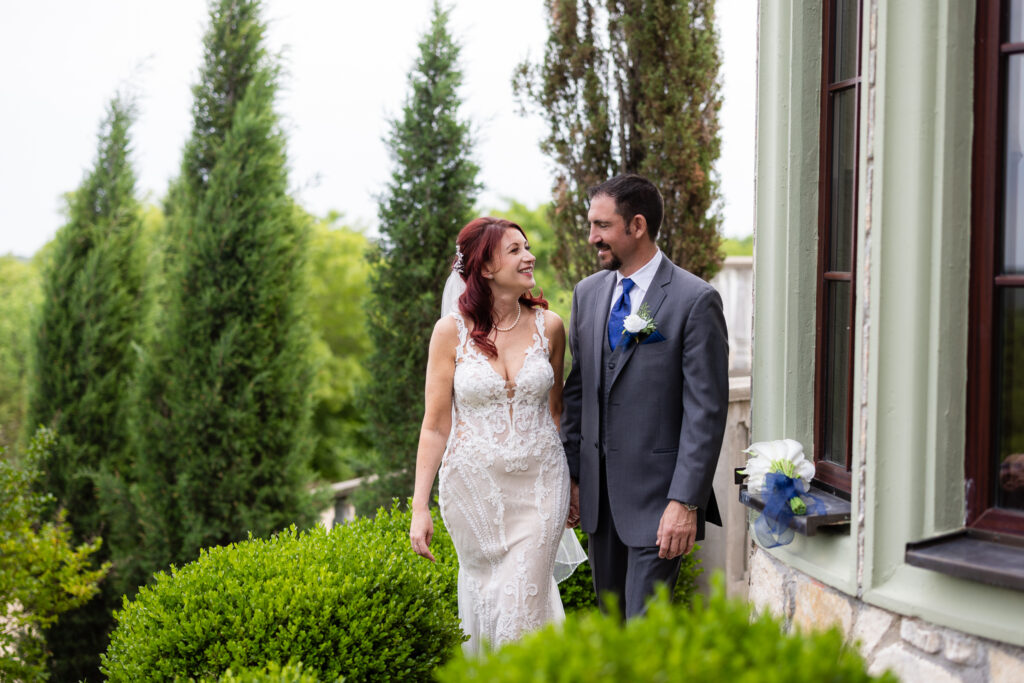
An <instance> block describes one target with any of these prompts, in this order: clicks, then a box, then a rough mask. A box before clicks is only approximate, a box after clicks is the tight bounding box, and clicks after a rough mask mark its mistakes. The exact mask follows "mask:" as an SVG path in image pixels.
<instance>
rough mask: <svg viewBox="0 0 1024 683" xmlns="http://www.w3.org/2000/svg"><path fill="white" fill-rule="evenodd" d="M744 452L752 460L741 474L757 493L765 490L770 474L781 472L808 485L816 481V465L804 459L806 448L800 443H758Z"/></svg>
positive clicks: (749, 460)
mask: <svg viewBox="0 0 1024 683" xmlns="http://www.w3.org/2000/svg"><path fill="white" fill-rule="evenodd" d="M743 452H744V453H746V454H747V455H749V456H750V458H749V459H748V460H747V466H746V468H745V469H744V470H743V471H742V472H741V474H744V475H746V477H747V489H748V490H750V491H753V492H755V493H756V492H760V491H761V490H763V489H764V480H765V476H766V475H767V474H768V473H769V472H781V473H782V474H785V475H786V476H787V477H794V478H798V479H802V480H803V481H804V482H805V483H808V484H809V483H810V482H811V480H812V479H814V463H812V462H810V461H809V460H808V459H807V458H806V457H804V447H803V445H802V444H801V443H800V442H799V441H794V440H793V439H779V440H777V441H758V442H757V443H755V444H751V445H750V448H748V449H747V450H745V451H743Z"/></svg>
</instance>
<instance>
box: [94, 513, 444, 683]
mask: <svg viewBox="0 0 1024 683" xmlns="http://www.w3.org/2000/svg"><path fill="white" fill-rule="evenodd" d="M409 522H410V514H409V513H408V512H401V511H400V510H399V509H398V507H397V505H394V506H393V507H392V509H391V510H390V511H387V510H381V511H380V512H379V513H378V514H377V516H376V517H375V518H373V519H360V520H357V521H355V522H353V523H351V524H348V525H345V526H341V527H336V528H335V529H333V530H331V531H327V530H325V529H324V528H323V527H317V528H315V529H313V530H311V531H308V532H304V533H299V532H296V530H295V528H294V527H292V528H291V529H288V530H286V531H283V532H281V533H280V534H277V535H275V536H273V537H271V538H270V539H268V540H262V539H253V538H250V539H249V540H248V541H245V542H242V543H238V544H233V545H229V546H224V547H215V548H210V549H207V550H204V551H203V552H202V554H201V556H200V558H199V559H198V560H196V561H195V562H192V563H189V564H187V565H185V566H184V567H182V568H180V569H177V568H172V570H171V573H170V574H166V573H160V574H158V575H157V576H156V580H155V582H154V583H153V584H151V585H149V586H147V587H145V588H143V589H141V590H140V591H139V593H138V595H137V596H136V598H135V599H134V600H132V601H127V600H126V601H125V604H124V609H122V610H121V611H119V612H117V613H116V614H115V617H116V619H117V622H118V625H117V627H116V629H115V630H114V632H113V633H112V634H111V641H110V647H109V649H108V650H107V652H106V654H105V655H103V657H102V663H103V666H102V671H103V673H104V674H105V675H106V676H107V677H108V678H109V680H111V681H139V680H148V681H164V680H174V679H175V677H181V678H184V679H187V678H189V677H193V678H200V677H208V678H209V677H217V676H220V675H222V674H224V672H226V671H227V670H228V669H229V668H231V669H232V670H236V671H237V670H243V669H252V668H259V667H262V666H265V665H267V664H269V663H278V664H283V663H295V662H301V663H302V664H303V666H304V667H305V671H307V672H309V673H311V674H312V675H315V676H317V677H318V678H319V679H320V680H324V681H330V680H334V679H336V678H337V677H338V676H342V675H343V676H344V677H345V679H346V680H347V681H369V680H373V681H386V680H401V681H416V680H428V679H429V677H430V675H431V672H432V671H433V670H434V668H435V667H437V666H438V665H439V664H440V663H442V662H443V661H445V660H446V659H447V658H448V657H450V656H451V654H452V653H453V652H454V651H455V650H456V649H457V645H458V644H459V643H460V642H461V641H462V639H463V636H462V631H461V630H460V628H459V620H458V609H457V604H456V590H455V584H456V580H457V576H458V563H457V562H456V559H455V550H454V548H453V546H452V544H451V539H450V538H449V537H448V535H447V534H446V533H445V532H444V525H443V524H441V521H440V519H435V522H434V524H435V528H436V530H437V533H436V534H435V536H434V542H433V544H432V545H431V549H432V551H433V552H434V555H435V556H436V557H437V558H438V562H437V563H436V564H431V563H430V562H427V561H425V560H423V559H422V558H420V557H418V556H416V555H415V554H413V552H412V550H411V548H410V547H409Z"/></svg>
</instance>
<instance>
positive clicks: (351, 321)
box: [308, 214, 372, 481]
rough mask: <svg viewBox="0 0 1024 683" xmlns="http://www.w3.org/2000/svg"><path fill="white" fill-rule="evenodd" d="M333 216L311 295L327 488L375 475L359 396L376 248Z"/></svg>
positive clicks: (321, 232) (324, 231)
mask: <svg viewBox="0 0 1024 683" xmlns="http://www.w3.org/2000/svg"><path fill="white" fill-rule="evenodd" d="M340 219H341V217H340V216H339V215H337V214H332V215H330V216H328V217H327V218H326V219H324V220H321V221H317V222H316V223H315V224H314V226H313V234H312V239H311V240H310V247H309V261H310V287H309V292H308V299H309V311H310V325H311V327H312V331H313V338H312V345H313V356H314V359H315V365H316V378H315V381H314V383H313V432H314V434H315V438H316V445H315V447H314V449H313V469H314V470H315V471H316V473H317V475H318V476H319V477H320V478H321V479H323V480H326V481H339V480H342V479H350V478H352V477H355V476H359V475H363V474H367V473H368V472H369V469H368V468H369V467H371V466H372V463H371V462H370V456H369V452H370V442H369V439H368V438H367V434H366V419H365V417H364V415H363V410H362V407H361V405H360V403H359V393H360V392H361V391H362V390H363V387H364V386H365V385H366V382H367V372H366V369H365V368H364V363H365V362H366V357H367V355H369V353H370V348H371V343H370V338H369V336H368V335H367V330H366V311H365V305H366V298H367V293H366V286H367V282H368V280H369V276H370V266H369V264H368V263H367V262H366V259H365V254H366V250H367V247H368V246H369V243H368V241H367V239H366V237H365V236H364V235H363V234H362V232H360V231H359V230H355V229H352V228H349V227H346V226H344V225H342V224H341V223H340Z"/></svg>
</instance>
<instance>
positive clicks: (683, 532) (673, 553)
mask: <svg viewBox="0 0 1024 683" xmlns="http://www.w3.org/2000/svg"><path fill="white" fill-rule="evenodd" d="M696 538H697V511H696V510H688V509H687V508H686V506H685V505H683V504H682V503H680V502H679V501H676V500H670V501H669V502H668V506H667V507H666V508H665V512H663V513H662V515H661V523H660V524H658V540H657V541H656V544H657V546H658V557H660V558H662V559H663V560H671V559H674V558H676V557H679V556H680V555H686V554H687V553H689V552H690V551H691V550H693V543H694V541H695V540H696Z"/></svg>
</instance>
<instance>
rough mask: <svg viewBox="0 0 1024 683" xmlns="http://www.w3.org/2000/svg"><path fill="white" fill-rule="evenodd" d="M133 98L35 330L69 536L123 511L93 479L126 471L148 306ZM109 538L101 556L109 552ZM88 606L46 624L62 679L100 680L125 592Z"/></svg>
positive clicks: (38, 388)
mask: <svg viewBox="0 0 1024 683" xmlns="http://www.w3.org/2000/svg"><path fill="white" fill-rule="evenodd" d="M132 119H133V111H132V105H131V103H130V102H128V101H126V100H125V99H122V98H115V99H114V100H113V101H112V102H111V104H110V107H109V111H108V115H107V118H106V120H105V121H104V123H103V125H102V127H101V131H100V135H99V152H98V155H97V159H96V163H95V165H94V167H93V169H92V171H91V172H90V173H89V174H88V175H87V176H86V178H85V180H84V181H83V182H82V185H81V186H80V187H79V188H78V190H77V191H76V192H75V193H74V194H73V195H72V197H71V200H70V206H69V220H68V223H67V224H66V225H65V226H64V227H63V228H62V229H61V230H60V232H59V233H58V236H57V243H56V246H55V248H54V251H53V256H52V261H51V263H50V266H49V268H48V270H47V272H46V273H45V276H44V300H43V304H42V308H41V313H40V319H39V324H38V327H37V329H36V336H35V364H34V375H33V382H32V387H31V399H30V404H29V414H28V419H27V420H26V424H27V427H28V428H29V429H34V428H35V427H37V426H38V425H41V424H42V425H46V426H47V427H50V428H52V429H53V430H54V431H55V432H56V433H57V435H58V437H59V438H58V440H57V443H56V444H55V445H54V447H53V449H52V450H51V451H49V453H48V455H47V456H46V459H45V462H43V463H42V469H43V472H44V473H45V474H44V476H43V479H42V482H41V484H42V488H43V489H44V490H45V491H47V492H49V493H51V494H53V496H54V497H55V499H56V503H57V504H58V505H59V506H60V507H62V508H64V509H65V510H66V511H67V518H68V521H69V523H70V525H71V528H72V532H73V533H72V540H73V541H74V543H76V544H80V543H86V542H89V541H91V540H93V539H94V538H98V537H100V536H105V535H106V534H107V531H108V530H109V529H110V528H111V527H112V526H117V524H118V522H117V520H114V519H112V518H111V516H110V515H108V514H105V512H104V511H105V510H109V508H110V506H108V505H105V504H104V501H103V500H102V493H101V492H102V488H101V487H100V486H99V485H98V482H99V481H100V480H102V479H103V478H105V477H108V478H109V477H117V476H119V475H123V474H125V473H127V472H128V470H129V469H130V456H129V454H128V448H127V447H128V428H127V424H126V410H125V404H124V400H125V388H126V387H127V386H128V384H129V382H130V377H131V373H132V370H133V362H134V359H135V356H136V354H135V352H134V351H133V350H132V348H131V347H132V344H133V342H134V340H135V339H136V337H137V334H138V331H139V324H140V321H141V317H142V315H143V307H142V303H141V302H142V299H141V292H142V268H141V262H140V260H139V254H138V249H137V247H136V244H137V240H138V237H139V231H140V228H141V219H140V211H139V206H138V203H137V200H136V197H135V173H134V171H133V170H132V167H131V163H130V161H129V128H130V126H131V123H132ZM109 557H110V551H109V547H108V546H104V547H102V548H101V549H100V551H99V552H98V553H97V554H96V556H95V559H97V560H100V561H105V560H107V559H109ZM102 588H103V590H102V592H101V593H100V594H99V595H97V596H96V597H95V598H94V599H92V600H91V601H89V602H88V603H87V604H86V605H84V606H83V607H81V608H79V609H76V610H74V611H72V612H69V613H68V614H65V615H64V616H63V617H62V618H61V619H60V621H58V622H57V624H56V625H55V626H53V627H52V628H50V629H49V631H48V633H47V642H48V646H49V648H50V649H51V650H52V652H53V658H52V660H51V661H52V663H53V667H54V674H55V678H56V679H57V680H79V679H80V678H85V679H89V680H97V679H98V677H99V654H100V652H102V651H103V650H104V649H106V642H107V634H108V633H109V631H110V629H111V627H112V626H113V620H112V618H111V616H110V611H111V610H112V609H113V608H114V607H115V606H116V605H117V604H118V603H119V599H118V598H119V594H118V593H117V592H116V590H115V589H114V588H112V583H111V581H110V580H108V581H106V582H104V584H103V586H102Z"/></svg>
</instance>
